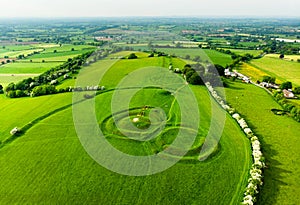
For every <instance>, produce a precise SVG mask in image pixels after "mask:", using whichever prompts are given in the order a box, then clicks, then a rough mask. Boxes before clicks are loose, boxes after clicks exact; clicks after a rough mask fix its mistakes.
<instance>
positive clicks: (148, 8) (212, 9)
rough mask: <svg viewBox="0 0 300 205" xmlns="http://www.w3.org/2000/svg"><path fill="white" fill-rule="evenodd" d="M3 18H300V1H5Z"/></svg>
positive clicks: (1, 13) (2, 12)
mask: <svg viewBox="0 0 300 205" xmlns="http://www.w3.org/2000/svg"><path fill="white" fill-rule="evenodd" d="M1 8H2V9H1V12H0V17H99V16H108V17H109V16H174V15H175V16H278V17H282V16H298V17H299V16H300V12H299V9H300V0H284V1H282V0H281V1H279V0H247V1H246V0H5V1H3V2H1Z"/></svg>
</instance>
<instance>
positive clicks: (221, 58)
mask: <svg viewBox="0 0 300 205" xmlns="http://www.w3.org/2000/svg"><path fill="white" fill-rule="evenodd" d="M157 50H158V51H162V52H165V53H168V54H175V55H177V56H178V57H181V58H185V57H186V56H187V55H189V56H190V58H191V59H193V58H195V57H196V56H200V58H201V60H202V61H206V60H208V61H209V62H212V63H214V64H219V65H222V66H226V65H229V64H231V63H232V59H231V56H230V55H227V54H224V53H220V52H218V51H215V50H210V49H199V48H158V49H157Z"/></svg>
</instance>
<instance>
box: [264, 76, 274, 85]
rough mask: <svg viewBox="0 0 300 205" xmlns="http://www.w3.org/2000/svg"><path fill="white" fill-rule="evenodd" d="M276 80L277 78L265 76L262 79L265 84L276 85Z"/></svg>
mask: <svg viewBox="0 0 300 205" xmlns="http://www.w3.org/2000/svg"><path fill="white" fill-rule="evenodd" d="M275 81H276V78H275V77H271V76H264V77H263V79H262V82H265V83H275Z"/></svg>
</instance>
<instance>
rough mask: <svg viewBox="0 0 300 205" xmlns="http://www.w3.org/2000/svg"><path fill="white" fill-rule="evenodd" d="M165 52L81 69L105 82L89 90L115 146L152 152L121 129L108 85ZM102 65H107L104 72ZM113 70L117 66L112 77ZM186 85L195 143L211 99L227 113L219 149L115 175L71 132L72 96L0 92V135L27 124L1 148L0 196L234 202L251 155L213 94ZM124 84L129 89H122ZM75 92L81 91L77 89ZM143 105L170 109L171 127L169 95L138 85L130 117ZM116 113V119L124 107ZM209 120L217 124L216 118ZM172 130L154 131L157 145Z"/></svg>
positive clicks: (49, 200) (48, 200)
mask: <svg viewBox="0 0 300 205" xmlns="http://www.w3.org/2000/svg"><path fill="white" fill-rule="evenodd" d="M139 56H143V54H142V53H141V54H139ZM164 59H165V60H164ZM169 60H170V59H168V60H167V59H166V57H160V58H158V57H155V58H142V57H141V58H140V59H136V60H119V61H117V62H115V61H116V60H112V59H110V58H108V59H105V60H101V61H99V62H97V63H95V64H92V65H91V66H88V67H85V68H84V69H83V70H82V71H81V72H82V77H83V79H85V80H89V82H90V83H93V82H96V81H97V79H96V77H95V76H97V75H102V76H103V80H102V81H101V84H102V85H104V86H106V87H107V88H108V89H111V90H107V92H104V93H102V94H99V95H97V96H96V97H95V103H96V107H95V109H96V113H97V120H98V122H99V128H101V129H102V130H103V131H104V132H105V131H108V132H109V133H110V134H111V133H112V132H114V133H115V134H114V136H109V135H106V137H107V138H108V140H109V142H110V143H111V144H112V145H113V146H115V147H116V148H118V149H120V150H122V151H124V152H128V153H130V154H142V155H143V154H149V153H151V150H154V151H158V150H155V149H153V147H152V149H151V147H150V149H147V150H146V152H145V151H143V149H144V148H145V147H148V145H147V141H146V142H145V144H144V145H143V146H142V147H139V146H133V144H134V142H133V141H132V140H128V139H127V138H126V136H123V135H120V133H119V132H118V131H117V130H116V129H115V127H114V123H113V122H112V121H111V118H110V117H109V116H111V115H112V114H113V113H111V111H110V106H111V98H112V95H113V94H114V92H115V91H114V90H113V89H114V87H115V86H116V85H117V84H118V81H119V80H121V79H122V78H124V77H125V76H128V75H130V73H131V72H133V71H135V70H136V69H138V68H141V67H148V66H160V67H165V66H166V65H168V63H169ZM176 61H177V62H175V61H173V63H174V64H177V65H178V66H180V65H182V64H183V65H184V62H180V59H176ZM107 68H109V71H107V72H106V69H107ZM104 72H106V73H105V74H104ZM113 74H116V75H115V77H114V78H112V76H113ZM159 74H160V73H157V75H159ZM162 77H163V76H162ZM150 79H151V78H150ZM137 80H138V79H137ZM190 88H191V89H192V91H193V92H194V94H195V96H196V99H197V102H198V107H199V110H200V119H201V121H200V129H199V131H198V135H199V136H198V137H197V138H196V139H198V140H196V142H195V144H194V146H196V145H199V146H201V139H204V138H205V136H206V134H207V133H208V130H209V126H210V124H211V123H210V121H211V120H212V119H211V109H212V107H213V108H214V109H215V112H216V115H217V116H215V117H216V119H218V116H220V115H224V114H225V128H224V131H223V134H222V137H221V139H220V142H219V146H218V149H216V150H215V152H214V155H212V156H211V157H210V158H209V159H208V160H206V161H203V162H200V161H198V160H196V159H197V154H198V152H195V151H191V152H189V154H190V155H191V156H192V157H191V158H189V159H190V160H187V161H180V162H179V163H177V164H176V165H174V166H173V167H171V168H170V169H168V170H166V171H164V172H161V173H158V174H155V175H151V176H143V177H134V176H124V175H119V174H117V173H114V172H112V171H109V170H107V169H105V168H103V167H102V166H100V165H99V164H97V163H96V162H95V161H94V160H92V159H91V158H90V157H89V155H88V154H87V153H86V151H85V150H84V149H83V147H82V145H81V144H80V142H79V140H78V137H77V135H76V132H75V128H74V122H73V116H72V107H69V106H68V105H69V103H71V96H70V95H71V94H70V93H69V94H59V95H52V96H45V97H37V98H26V99H25V98H24V99H7V98H6V97H4V96H3V95H1V98H0V101H1V104H3V105H4V107H3V109H2V107H1V112H0V115H1V117H0V119H1V120H2V121H3V122H1V124H3V123H5V124H7V125H6V126H5V127H2V126H1V127H0V131H1V136H4V135H5V136H6V137H9V133H8V132H9V130H10V128H13V127H15V126H19V127H23V126H25V127H27V128H28V129H27V130H26V133H24V135H21V136H20V137H19V138H17V139H15V140H14V141H13V142H11V143H9V144H5V145H4V146H3V147H1V148H0V166H1V167H2V169H0V175H1V181H0V193H1V197H0V203H1V204H7V203H13V204H23V203H30V204H99V203H101V204H239V203H240V201H241V199H242V194H243V192H244V188H245V186H246V183H247V182H246V180H247V177H248V171H249V167H250V162H251V157H250V144H249V141H248V139H247V138H246V137H245V136H244V134H243V132H242V131H241V130H240V128H239V126H238V125H237V124H236V123H235V121H234V120H233V119H232V118H231V117H230V116H229V115H227V114H226V113H224V112H225V111H223V110H222V109H221V108H220V107H219V106H218V105H217V104H216V102H214V101H213V102H211V100H210V98H209V93H208V91H207V90H206V88H205V87H201V86H191V87H190ZM127 91H129V90H126V89H124V90H122V92H127ZM82 95H83V94H82ZM78 96H79V97H80V96H81V94H80V93H79V94H78ZM80 99H81V100H82V99H84V98H83V96H81V97H80ZM73 100H74V98H73ZM78 100H79V99H78ZM92 100H93V99H92ZM90 101H91V99H90V100H88V99H87V100H84V101H82V102H78V101H76V102H78V103H77V104H76V105H80V103H82V105H83V107H85V106H86V105H88V104H89V102H90ZM185 103H189V102H188V101H186V102H185ZM33 105H34V107H35V109H34V110H32V109H29V107H28V106H30V107H32V106H33ZM145 105H147V106H149V107H148V109H151V107H152V106H153V107H156V106H158V107H161V108H162V109H163V110H164V111H165V112H166V113H169V114H168V115H167V116H168V126H171V127H170V128H172V126H175V125H176V123H178V122H180V118H178V111H179V110H178V109H179V108H178V106H176V101H174V97H173V96H172V95H170V94H168V93H166V92H163V91H162V90H160V89H158V88H154V87H153V88H151V89H143V90H140V91H139V92H137V94H136V95H135V96H134V98H132V100H131V102H130V108H132V109H130V110H132V111H131V112H130V113H131V114H130V115H132V116H131V117H135V116H136V115H137V114H138V113H140V112H141V109H144V106H145ZM172 105H173V106H172ZM185 106H188V104H185ZM49 107H51V109H49ZM59 108H60V109H59ZM147 113H148V111H145V115H144V117H143V118H142V117H141V121H140V122H137V124H134V125H136V126H137V127H139V126H140V127H141V128H142V129H144V128H146V127H147V126H148V125H149V121H148V120H147V119H148V115H147ZM115 114H117V117H120V119H119V120H120V122H121V123H122V122H123V117H122V115H120V114H118V113H115ZM7 116H9V117H7ZM130 119H131V118H130ZM30 122H32V123H31V124H30ZM28 123H29V124H28ZM26 125H27V126H26ZM29 125H30V126H29ZM213 126H219V123H216V124H213ZM214 130H215V129H213V130H212V132H214ZM174 134H176V130H173V131H170V132H168V134H165V135H163V136H161V137H158V138H157V139H156V138H155V139H154V140H155V141H156V145H157V147H158V148H159V147H160V148H163V145H167V144H168V142H170V141H172V140H173V139H174ZM212 134H213V133H212ZM137 145H138V144H137ZM148 148H149V147H148ZM193 156H195V157H193ZM187 157H189V156H187ZM106 159H107V160H109V159H110V156H106Z"/></svg>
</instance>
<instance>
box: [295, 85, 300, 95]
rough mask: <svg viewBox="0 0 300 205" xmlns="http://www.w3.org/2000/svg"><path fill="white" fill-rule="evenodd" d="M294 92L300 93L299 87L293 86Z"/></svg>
mask: <svg viewBox="0 0 300 205" xmlns="http://www.w3.org/2000/svg"><path fill="white" fill-rule="evenodd" d="M294 93H295V94H297V95H298V94H300V87H295V88H294Z"/></svg>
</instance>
